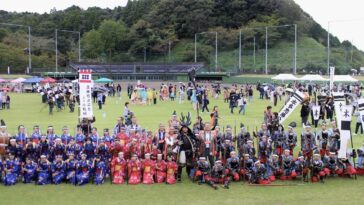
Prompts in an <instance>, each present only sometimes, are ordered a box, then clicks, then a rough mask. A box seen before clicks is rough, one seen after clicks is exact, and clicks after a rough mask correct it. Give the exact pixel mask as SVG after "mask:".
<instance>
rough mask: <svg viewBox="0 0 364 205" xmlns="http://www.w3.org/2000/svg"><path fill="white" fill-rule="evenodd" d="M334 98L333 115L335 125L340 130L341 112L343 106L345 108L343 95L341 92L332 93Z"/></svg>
mask: <svg viewBox="0 0 364 205" xmlns="http://www.w3.org/2000/svg"><path fill="white" fill-rule="evenodd" d="M332 95H333V97H334V108H335V115H336V123H337V126H338V128H339V130H340V128H341V117H342V116H341V114H340V113H341V111H342V108H343V106H345V95H344V93H343V92H333V93H332Z"/></svg>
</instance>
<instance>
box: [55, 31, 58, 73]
mask: <svg viewBox="0 0 364 205" xmlns="http://www.w3.org/2000/svg"><path fill="white" fill-rule="evenodd" d="M55 35H56V73H58V30H57V29H56V30H55Z"/></svg>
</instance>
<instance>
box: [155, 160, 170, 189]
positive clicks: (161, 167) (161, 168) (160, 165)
mask: <svg viewBox="0 0 364 205" xmlns="http://www.w3.org/2000/svg"><path fill="white" fill-rule="evenodd" d="M166 158H167V157H166ZM155 171H156V173H155V178H156V183H163V182H165V181H166V177H167V173H166V171H167V163H166V161H164V160H163V154H157V160H156V162H155Z"/></svg>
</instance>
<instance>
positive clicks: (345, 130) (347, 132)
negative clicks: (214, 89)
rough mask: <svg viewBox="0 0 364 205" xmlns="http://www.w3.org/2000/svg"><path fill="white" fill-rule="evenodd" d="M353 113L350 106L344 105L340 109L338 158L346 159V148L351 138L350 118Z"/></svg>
mask: <svg viewBox="0 0 364 205" xmlns="http://www.w3.org/2000/svg"><path fill="white" fill-rule="evenodd" d="M352 113H353V106H352V105H344V106H343V107H342V111H341V113H340V114H339V115H341V123H340V124H341V126H340V127H341V129H340V149H339V153H338V157H339V158H346V153H347V148H348V147H347V146H348V142H349V139H350V137H351V128H350V124H351V118H352Z"/></svg>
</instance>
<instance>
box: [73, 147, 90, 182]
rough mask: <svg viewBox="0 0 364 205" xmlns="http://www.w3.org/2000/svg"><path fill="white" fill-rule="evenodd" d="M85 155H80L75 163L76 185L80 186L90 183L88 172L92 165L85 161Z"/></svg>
mask: <svg viewBox="0 0 364 205" xmlns="http://www.w3.org/2000/svg"><path fill="white" fill-rule="evenodd" d="M87 157H88V156H87V154H86V153H82V154H81V159H80V161H78V163H77V174H76V180H77V185H79V186H81V185H84V184H87V183H88V182H89V181H90V174H91V173H90V172H91V170H92V164H91V162H90V161H89V160H87Z"/></svg>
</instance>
